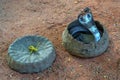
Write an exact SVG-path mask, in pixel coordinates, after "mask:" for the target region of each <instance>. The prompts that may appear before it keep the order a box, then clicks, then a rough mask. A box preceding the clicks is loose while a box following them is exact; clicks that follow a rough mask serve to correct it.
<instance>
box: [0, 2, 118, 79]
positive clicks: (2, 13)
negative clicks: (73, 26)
mask: <svg viewBox="0 0 120 80" xmlns="http://www.w3.org/2000/svg"><path fill="white" fill-rule="evenodd" d="M87 6H88V7H90V8H91V9H92V12H93V15H94V19H95V20H98V21H100V22H101V23H103V24H104V25H105V26H106V29H107V31H108V32H109V38H110V44H109V48H108V49H107V51H106V52H105V53H104V54H103V55H101V56H98V57H95V58H90V59H83V58H77V57H75V56H72V55H70V54H69V53H68V52H67V51H66V50H65V49H64V47H63V46H62V39H61V35H62V32H63V30H64V29H65V27H66V26H67V24H68V23H70V22H71V21H73V20H74V19H76V18H77V16H78V14H79V13H80V11H81V10H82V9H83V8H85V7H87ZM33 34H34V35H42V36H45V37H47V38H49V39H50V40H51V41H52V42H53V44H54V46H55V48H56V54H57V57H56V60H55V62H54V63H53V66H52V67H51V68H48V69H47V70H45V71H43V72H41V73H34V74H20V73H18V72H16V71H13V70H11V69H10V68H9V67H8V65H7V61H6V55H7V49H8V47H9V45H10V44H11V43H12V42H13V41H14V40H15V39H16V38H18V37H21V36H25V35H33ZM0 80H120V0H0Z"/></svg>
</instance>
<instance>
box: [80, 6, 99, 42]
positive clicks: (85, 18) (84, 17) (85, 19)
mask: <svg viewBox="0 0 120 80" xmlns="http://www.w3.org/2000/svg"><path fill="white" fill-rule="evenodd" d="M78 20H79V23H80V24H81V25H82V26H83V27H85V28H86V29H88V30H89V31H90V32H91V33H92V34H93V36H94V38H95V41H96V42H98V41H99V40H100V36H101V35H100V32H99V30H98V29H97V27H96V25H95V22H94V20H93V16H92V12H91V10H90V9H89V8H85V9H84V11H83V12H82V13H81V14H80V15H79V16H78Z"/></svg>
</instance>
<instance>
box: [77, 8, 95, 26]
mask: <svg viewBox="0 0 120 80" xmlns="http://www.w3.org/2000/svg"><path fill="white" fill-rule="evenodd" d="M92 18H93V16H92V12H91V10H90V8H88V7H87V8H85V9H84V10H83V11H82V12H81V13H80V14H79V16H78V20H79V22H80V23H81V24H83V25H84V24H88V23H89V22H90V21H91V20H92Z"/></svg>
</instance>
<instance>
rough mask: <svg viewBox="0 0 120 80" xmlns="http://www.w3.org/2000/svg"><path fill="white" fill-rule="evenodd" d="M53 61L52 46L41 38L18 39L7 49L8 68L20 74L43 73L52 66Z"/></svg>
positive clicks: (53, 52) (26, 37)
mask: <svg viewBox="0 0 120 80" xmlns="http://www.w3.org/2000/svg"><path fill="white" fill-rule="evenodd" d="M54 59H55V49H54V46H53V44H52V43H51V41H49V40H48V39H47V38H45V37H43V36H24V37H21V38H18V39H16V40H15V41H14V42H13V43H12V44H11V45H10V46H9V49H8V64H9V66H10V67H11V68H12V69H14V70H16V71H19V72H21V73H33V72H39V71H43V70H44V69H46V68H48V67H49V66H51V65H52V63H53V61H54Z"/></svg>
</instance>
